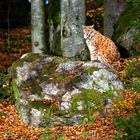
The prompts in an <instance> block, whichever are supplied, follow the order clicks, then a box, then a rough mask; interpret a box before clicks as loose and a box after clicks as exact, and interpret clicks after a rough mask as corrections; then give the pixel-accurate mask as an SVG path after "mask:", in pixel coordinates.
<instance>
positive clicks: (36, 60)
mask: <svg viewBox="0 0 140 140" xmlns="http://www.w3.org/2000/svg"><path fill="white" fill-rule="evenodd" d="M9 74H10V75H11V78H12V89H13V93H14V98H15V105H16V108H17V110H18V113H19V114H20V116H21V118H22V120H23V121H24V122H25V123H26V124H29V125H32V126H35V127H42V126H43V127H45V126H50V127H52V126H56V125H79V124H81V123H82V122H83V120H84V118H85V117H87V116H92V115H93V114H94V112H97V111H101V112H102V111H103V108H104V104H105V102H106V101H107V100H110V101H111V102H113V101H116V99H117V100H118V99H120V98H121V97H122V96H121V90H122V89H123V85H122V82H121V81H120V80H119V77H118V76H117V75H116V72H115V70H114V69H113V68H112V67H111V66H109V65H108V66H107V65H105V64H103V63H100V62H89V61H88V62H84V61H73V60H70V59H67V58H62V57H58V56H57V57H56V56H50V55H40V54H28V55H26V56H25V57H23V58H22V59H20V60H18V61H16V62H15V63H14V64H13V65H12V66H11V68H10V69H9Z"/></svg>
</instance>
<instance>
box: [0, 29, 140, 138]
mask: <svg viewBox="0 0 140 140" xmlns="http://www.w3.org/2000/svg"><path fill="white" fill-rule="evenodd" d="M27 52H31V40H30V29H29V28H23V27H22V28H16V29H12V30H10V32H9V33H8V31H7V30H1V31H0V72H1V73H5V72H6V70H7V68H8V67H9V66H10V65H11V64H12V63H13V62H14V61H16V60H17V59H19V58H20V57H21V56H22V54H25V53H27ZM130 61H131V60H128V59H126V60H125V61H123V62H121V63H118V64H116V67H117V69H118V74H119V75H120V78H121V79H124V75H123V73H122V71H123V69H124V68H125V66H126V65H127V64H128V63H129V62H130ZM122 94H124V99H123V100H122V101H120V102H119V104H117V105H116V104H114V105H113V106H112V108H113V109H114V110H115V111H116V113H115V115H116V114H117V115H122V116H123V117H124V118H126V117H127V116H128V115H127V114H128V113H129V112H131V110H133V108H134V104H133V103H134V102H133V101H134V100H137V99H140V94H139V93H137V94H132V93H131V90H124V91H123V93H122ZM115 115H114V114H110V115H107V116H105V115H104V116H103V115H99V114H98V113H97V114H94V115H93V118H94V122H92V123H90V124H85V125H81V126H71V127H70V126H63V127H62V126H59V127H54V128H45V129H43V128H33V127H31V126H27V125H25V124H24V123H23V122H22V121H21V119H20V118H19V116H18V114H17V112H16V109H15V106H14V104H13V102H12V100H11V99H10V98H8V99H7V100H6V101H4V102H2V103H0V140H112V139H113V138H114V136H115V134H117V130H116V128H115V126H114V117H115Z"/></svg>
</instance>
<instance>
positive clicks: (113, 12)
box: [104, 0, 127, 38]
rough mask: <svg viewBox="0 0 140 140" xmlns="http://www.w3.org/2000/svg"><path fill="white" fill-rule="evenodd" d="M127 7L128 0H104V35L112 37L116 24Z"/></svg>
mask: <svg viewBox="0 0 140 140" xmlns="http://www.w3.org/2000/svg"><path fill="white" fill-rule="evenodd" d="M126 8H127V2H126V0H113V1H112V0H104V35H106V36H108V37H109V38H111V37H112V34H113V32H114V25H115V23H116V22H117V21H118V19H119V17H120V15H121V13H122V12H123V11H124V10H126Z"/></svg>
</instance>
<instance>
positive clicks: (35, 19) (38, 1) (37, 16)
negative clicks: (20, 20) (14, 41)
mask: <svg viewBox="0 0 140 140" xmlns="http://www.w3.org/2000/svg"><path fill="white" fill-rule="evenodd" d="M31 32H32V33H31V40H32V52H33V53H42V49H43V48H44V47H46V42H45V1H44V0H32V1H31Z"/></svg>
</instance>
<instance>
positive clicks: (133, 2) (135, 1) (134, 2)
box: [126, 0, 140, 6]
mask: <svg viewBox="0 0 140 140" xmlns="http://www.w3.org/2000/svg"><path fill="white" fill-rule="evenodd" d="M126 1H127V2H128V3H129V4H130V5H132V6H136V5H138V4H139V3H140V1H139V0H126Z"/></svg>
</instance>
